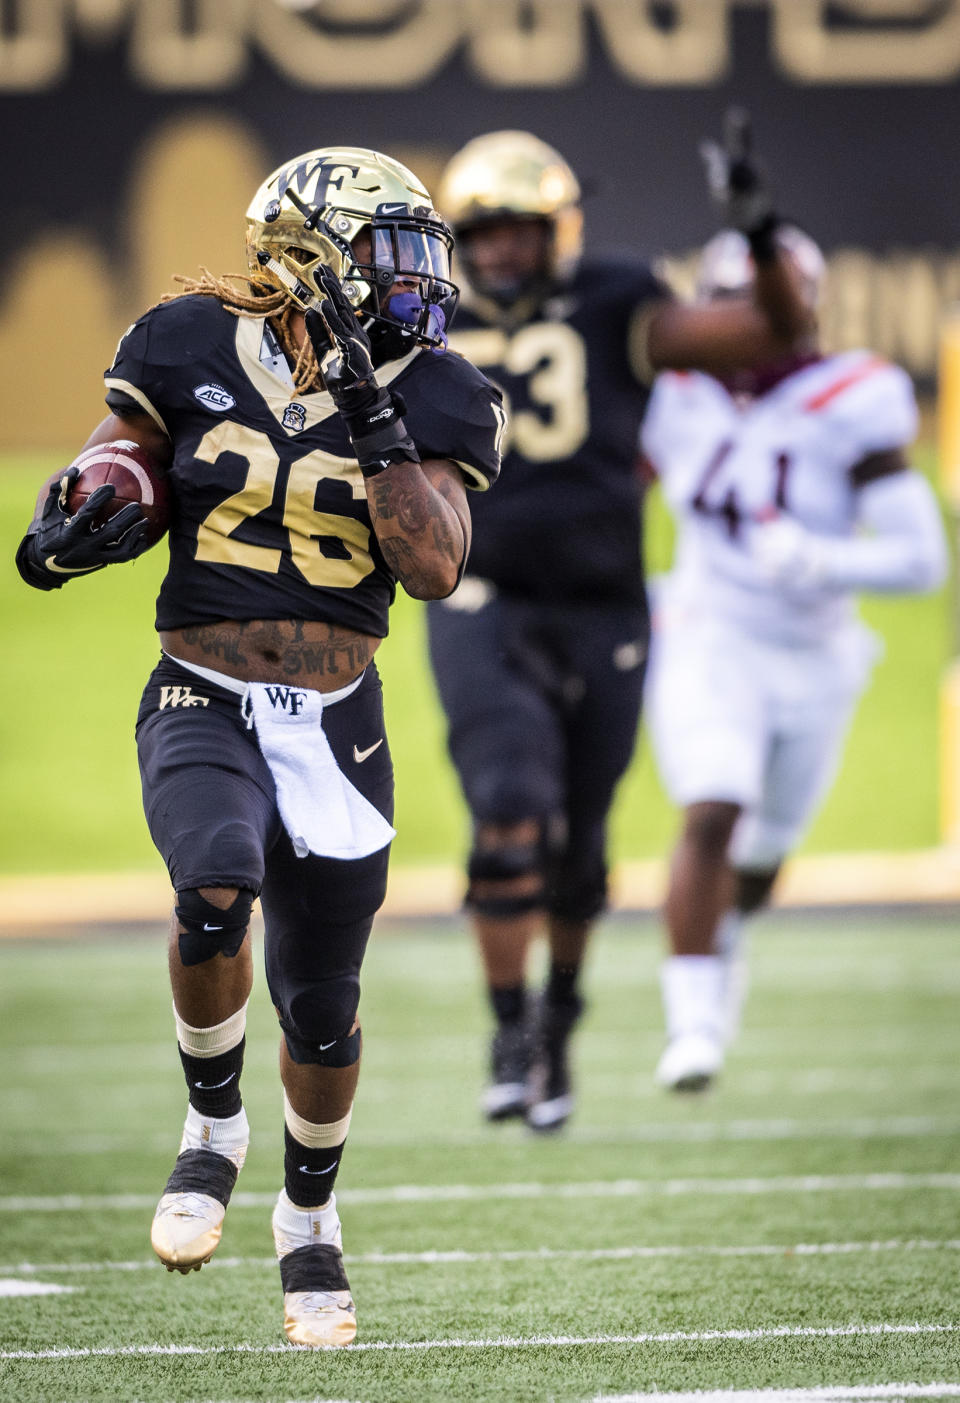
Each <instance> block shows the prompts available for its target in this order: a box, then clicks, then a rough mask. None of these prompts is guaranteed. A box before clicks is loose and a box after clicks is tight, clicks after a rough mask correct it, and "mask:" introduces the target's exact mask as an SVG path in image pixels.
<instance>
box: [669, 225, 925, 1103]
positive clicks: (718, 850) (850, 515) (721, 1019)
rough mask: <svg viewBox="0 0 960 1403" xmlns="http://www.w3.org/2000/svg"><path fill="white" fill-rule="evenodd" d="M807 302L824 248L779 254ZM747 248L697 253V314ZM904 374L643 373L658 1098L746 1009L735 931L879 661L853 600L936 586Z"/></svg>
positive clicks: (832, 759) (860, 365) (885, 367)
mask: <svg viewBox="0 0 960 1403" xmlns="http://www.w3.org/2000/svg"><path fill="white" fill-rule="evenodd" d="M778 237H779V238H780V239H781V240H782V241H783V243H784V244H785V245H786V246H787V247H788V248H789V249H790V251H791V253H792V254H793V257H794V258H795V260H796V262H797V264H798V265H799V267H800V269H801V271H802V272H803V274H804V276H805V279H806V281H807V284H808V287H809V292H810V296H811V299H815V298H816V295H817V292H818V289H819V284H820V280H821V277H822V272H823V258H822V255H821V254H820V251H819V249H818V248H817V246H816V245H815V244H814V243H813V241H812V240H811V239H809V238H808V237H807V236H806V235H804V234H802V233H801V232H800V231H799V230H797V229H794V228H791V227H789V226H786V227H784V228H783V229H782V230H781V232H780V234H779V236H778ZM752 278H753V266H752V260H751V258H750V252H749V248H748V246H747V243H746V240H745V239H744V238H743V236H742V235H741V234H739V233H736V232H732V231H727V232H724V233H721V234H719V235H717V236H716V238H714V239H713V240H711V242H710V243H709V244H708V245H707V246H706V248H705V250H704V254H703V260H702V269H701V276H700V295H701V297H703V298H717V297H722V296H724V295H733V294H738V293H739V294H742V293H743V292H744V290H745V289H746V288H748V287H749V285H750V283H751V281H752ZM916 430H917V409H916V403H915V400H914V393H913V388H912V385H911V382H910V380H909V377H908V376H907V375H906V373H905V372H904V371H903V370H901V369H899V368H898V367H897V366H895V365H891V364H890V363H889V362H887V361H884V360H883V359H881V358H880V357H878V356H875V355H873V354H871V353H870V352H869V351H848V352H844V353H842V354H839V355H830V356H824V355H821V354H820V353H819V352H818V351H817V349H816V346H815V345H813V344H811V345H810V346H809V348H808V349H807V351H806V353H803V352H802V351H801V353H800V354H798V355H796V356H795V357H793V358H792V359H791V360H790V361H788V362H780V363H777V364H771V365H769V366H767V367H764V368H763V369H762V370H761V371H759V372H757V371H750V372H747V373H742V374H741V373H738V374H737V375H735V376H732V377H730V378H729V379H728V380H726V381H720V380H718V379H714V378H713V377H711V376H709V375H704V374H701V373H699V372H682V373H677V372H669V373H667V374H664V375H662V376H660V378H659V379H658V381H657V383H656V386H655V388H654V392H653V396H652V398H651V400H650V405H649V408H648V411H647V414H646V418H645V421H644V427H643V434H642V443H643V448H644V452H645V454H646V457H647V459H648V460H649V462H650V465H651V467H652V468H653V470H654V471H655V472H656V474H657V476H658V477H659V479H660V483H661V486H662V489H663V492H664V494H665V497H666V500H667V503H668V505H669V507H670V509H671V512H672V513H673V515H674V517H675V520H676V523H677V528H678V539H677V550H676V558H675V564H674V568H673V570H672V572H671V574H670V575H669V576H668V577H667V578H666V579H665V580H663V581H662V582H661V585H660V588H659V590H658V592H657V593H656V594H655V596H654V598H655V610H654V646H653V653H652V660H651V672H650V681H649V692H648V715H649V724H650V732H651V737H652V741H653V747H654V751H655V754H656V759H657V763H658V766H659V769H660V772H661V775H662V777H663V780H664V783H665V785H666V788H667V790H668V792H669V794H670V797H671V798H672V799H673V800H674V802H675V803H677V804H678V805H681V806H682V807H683V809H684V820H683V827H682V832H681V836H680V839H679V842H678V844H677V846H676V849H675V851H674V854H673V861H672V865H671V874H670V884H669V890H668V894H667V900H666V911H665V914H666V923H667V928H668V933H669V940H670V947H671V953H670V954H669V956H668V958H667V960H666V962H665V964H664V967H663V971H662V988H663V1000H664V1011H665V1015H666V1025H667V1045H666V1049H665V1051H664V1053H663V1055H662V1057H661V1059H660V1062H659V1065H658V1067H657V1071H656V1077H657V1080H658V1081H659V1082H660V1084H661V1085H663V1086H665V1087H668V1088H671V1089H674V1090H677V1091H699V1090H702V1089H703V1088H704V1087H706V1086H707V1085H709V1083H710V1081H711V1080H712V1079H713V1078H714V1077H715V1076H716V1074H717V1073H718V1072H719V1070H720V1068H721V1066H722V1063H723V1058H724V1050H725V1047H726V1046H727V1044H728V1043H729V1041H730V1039H731V1037H732V1036H733V1034H734V1032H735V1031H736V1027H737V1022H738V1018H739V1011H740V1004H741V1002H742V997H743V991H744V987H745V985H744V976H745V970H744V963H743V952H742V949H741V948H740V947H741V928H742V926H743V922H744V919H745V918H746V917H748V916H749V915H750V914H752V913H753V912H754V911H756V910H757V909H758V908H759V907H761V906H762V905H763V904H764V903H765V902H766V901H767V900H768V898H769V896H770V892H771V889H772V887H773V884H774V881H775V880H776V876H777V873H778V871H779V869H780V866H781V864H782V862H783V860H784V858H785V857H786V855H787V854H788V853H789V852H790V851H791V850H792V849H793V848H794V846H795V845H796V843H797V842H798V840H799V839H800V837H801V835H802V833H803V832H804V830H805V828H806V826H807V824H808V823H809V821H810V819H811V816H812V814H813V813H814V811H815V809H816V807H817V805H818V804H819V803H820V801H821V799H822V798H823V797H824V795H825V793H826V791H827V790H828V788H829V786H830V784H831V782H832V780H833V778H834V775H835V773H836V770H837V767H838V764H839V760H840V756H841V752H842V746H843V743H844V737H845V735H846V732H847V728H848V725H849V722H850V719H851V716H852V714H853V710H854V707H855V705H856V702H857V699H858V697H859V695H860V693H861V691H862V690H863V688H864V686H865V685H866V682H867V680H868V676H869V673H870V669H871V664H872V661H873V658H874V656H875V653H876V651H877V646H876V642H875V640H874V638H873V636H872V635H871V634H870V633H869V631H868V630H867V629H866V628H865V627H864V625H863V624H862V623H861V622H860V620H859V619H858V617H857V613H856V608H855V603H854V598H853V596H854V594H855V593H856V591H859V590H866V591H873V592H882V593H885V592H889V593H895V592H896V593H899V592H903V593H912V592H922V591H927V590H933V589H936V588H937V587H938V586H939V585H940V584H941V583H942V581H943V579H944V575H945V571H946V547H945V540H944V533H943V527H942V523H941V520H940V514H939V511H938V508H937V504H936V500H935V498H934V496H933V493H932V491H931V490H930V487H929V486H928V484H927V482H926V480H925V479H924V478H923V477H922V476H921V475H920V473H918V472H916V471H914V470H913V469H912V468H911V467H910V464H909V462H908V459H907V456H906V455H907V450H908V449H909V446H910V444H911V443H912V441H913V439H914V436H915V434H916Z"/></svg>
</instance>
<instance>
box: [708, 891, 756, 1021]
mask: <svg viewBox="0 0 960 1403" xmlns="http://www.w3.org/2000/svg"><path fill="white" fill-rule="evenodd" d="M747 944H748V942H747V932H746V917H745V916H744V914H743V912H742V911H737V910H736V909H733V910H730V911H725V912H724V913H723V915H722V916H721V917H720V920H719V923H718V925H717V929H716V933H715V935H714V937H713V948H714V950H715V951H716V953H717V954H718V955H719V956H720V959H721V960H722V961H723V1041H724V1043H725V1044H726V1046H727V1047H729V1046H730V1044H731V1043H732V1042H733V1040H734V1038H735V1037H736V1036H737V1034H738V1033H739V1031H740V1021H741V1018H742V1016H743V1006H744V1004H745V1003H746V1000H747V989H748V987H749V982H750V978H749V969H748V967H747Z"/></svg>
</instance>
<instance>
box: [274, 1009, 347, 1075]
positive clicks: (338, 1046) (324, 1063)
mask: <svg viewBox="0 0 960 1403" xmlns="http://www.w3.org/2000/svg"><path fill="white" fill-rule="evenodd" d="M280 1027H281V1028H282V1029H283V1038H284V1041H285V1042H286V1044H287V1051H288V1052H289V1054H290V1057H291V1059H292V1061H294V1062H299V1063H304V1062H308V1063H310V1065H311V1066H313V1067H352V1066H353V1064H354V1063H355V1062H359V1061H360V1047H361V1044H362V1038H361V1035H360V1029H359V1028H355V1029H354V1031H353V1032H352V1033H347V1035H346V1037H343V1038H333V1039H332V1040H331V1041H330V1042H306V1041H305V1040H304V1039H303V1038H301V1037H300V1035H299V1034H298V1033H297V1032H295V1031H294V1029H292V1028H291V1027H290V1026H289V1024H288V1023H286V1022H285V1021H284V1020H283V1019H282V1018H281V1020H280Z"/></svg>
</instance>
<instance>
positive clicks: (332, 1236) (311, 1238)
mask: <svg viewBox="0 0 960 1403" xmlns="http://www.w3.org/2000/svg"><path fill="white" fill-rule="evenodd" d="M273 1238H274V1242H275V1243H276V1246H277V1256H278V1257H285V1256H286V1255H287V1253H288V1252H294V1251H296V1249H297V1248H298V1247H309V1246H311V1245H312V1244H315V1243H316V1244H323V1243H331V1244H332V1245H333V1246H334V1247H339V1248H342V1246H343V1239H342V1235H341V1231H340V1215H339V1214H338V1213H337V1196H336V1194H331V1195H330V1197H329V1198H328V1199H327V1201H326V1203H323V1204H321V1205H320V1206H319V1207H317V1208H298V1207H297V1206H296V1204H295V1203H291V1202H290V1200H289V1198H288V1197H287V1191H286V1189H281V1190H280V1197H279V1198H278V1199H277V1206H276V1208H275V1209H274V1210H273Z"/></svg>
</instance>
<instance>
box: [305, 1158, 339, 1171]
mask: <svg viewBox="0 0 960 1403" xmlns="http://www.w3.org/2000/svg"><path fill="white" fill-rule="evenodd" d="M339 1163H340V1161H339V1160H338V1159H335V1160H334V1161H333V1163H332V1164H328V1165H327V1167H326V1169H308V1168H307V1166H306V1165H305V1164H301V1165H300V1173H301V1174H329V1173H330V1170H331V1169H336V1167H337V1165H338V1164H339Z"/></svg>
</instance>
